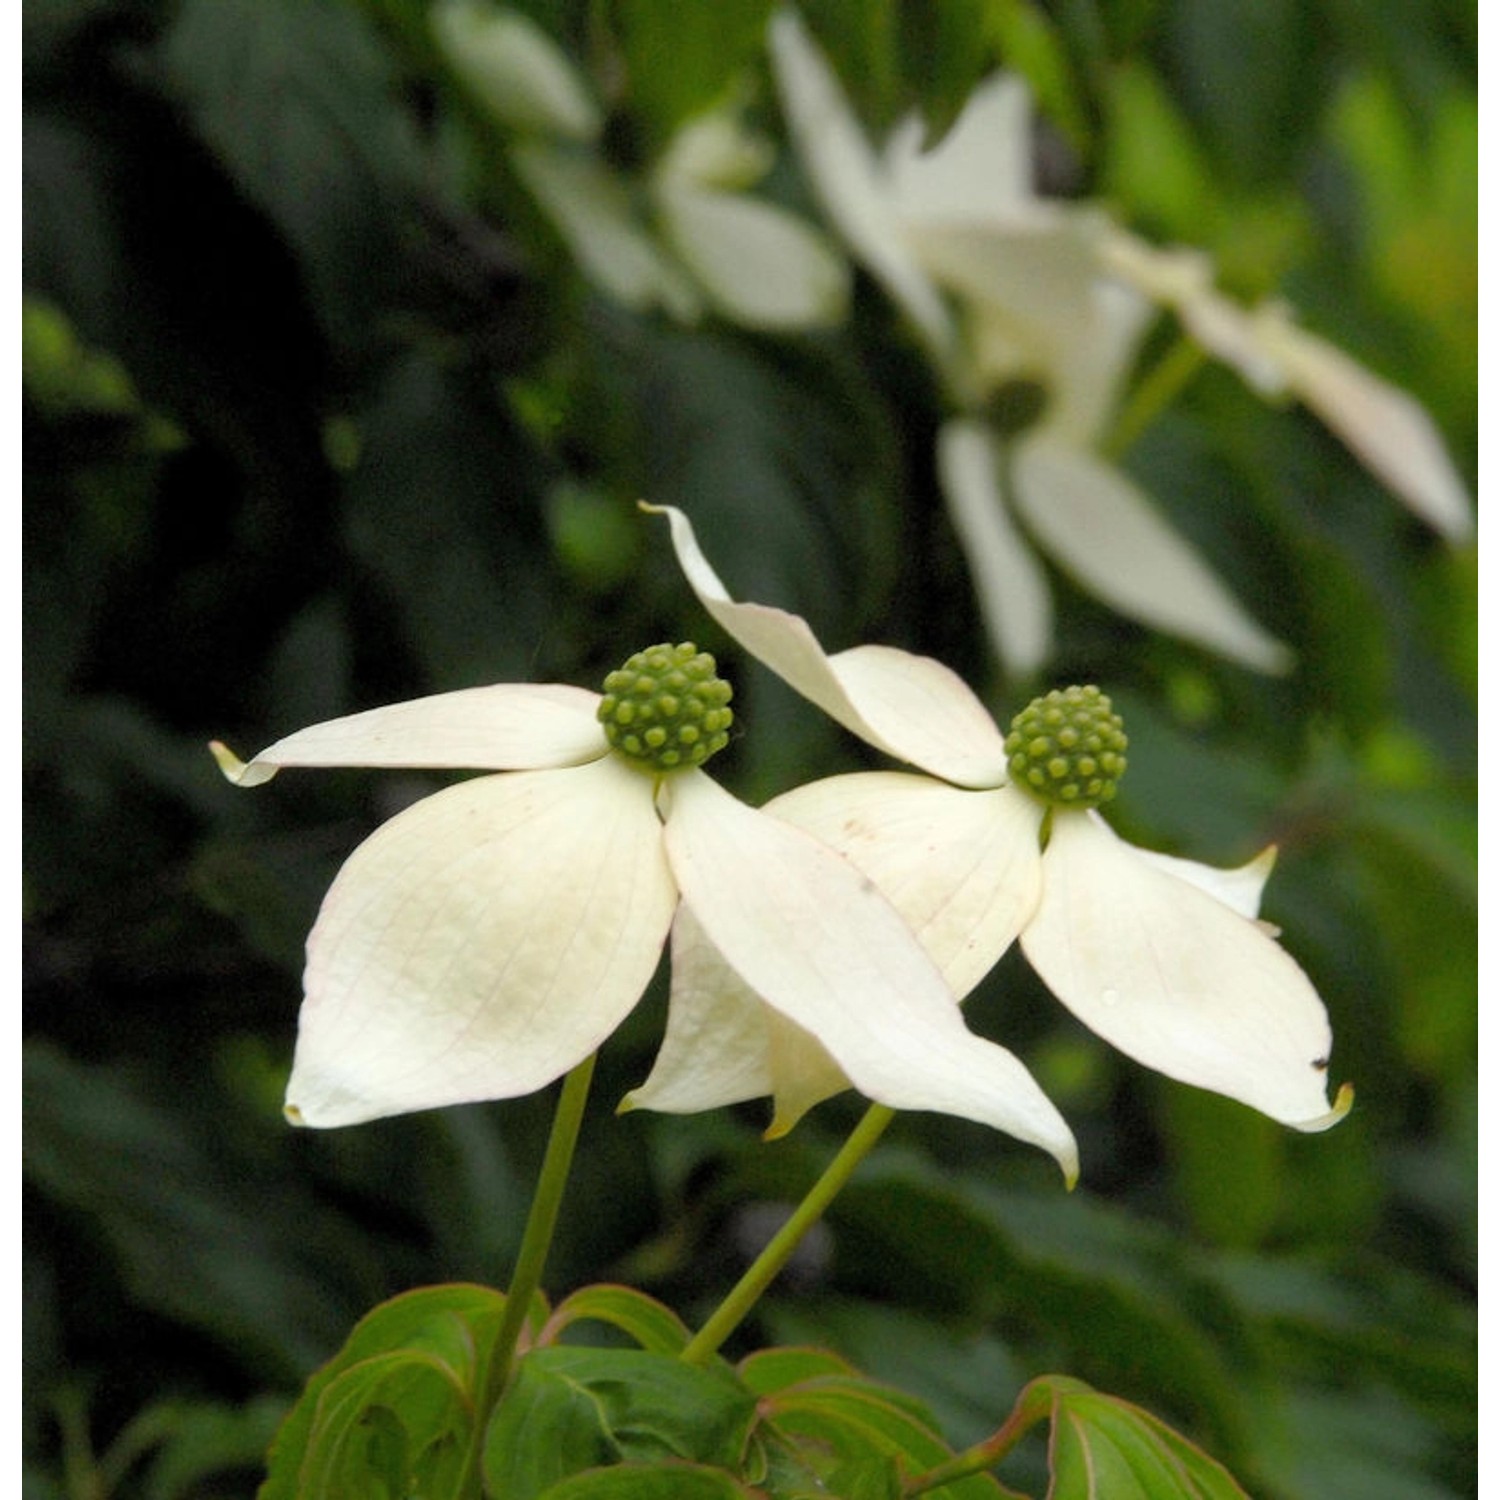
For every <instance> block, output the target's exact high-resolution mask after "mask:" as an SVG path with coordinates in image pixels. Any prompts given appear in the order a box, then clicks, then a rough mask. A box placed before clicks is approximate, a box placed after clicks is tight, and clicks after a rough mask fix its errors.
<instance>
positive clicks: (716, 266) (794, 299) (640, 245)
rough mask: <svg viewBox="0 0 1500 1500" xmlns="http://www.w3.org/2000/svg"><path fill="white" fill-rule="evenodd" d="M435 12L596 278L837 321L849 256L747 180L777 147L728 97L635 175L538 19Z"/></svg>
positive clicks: (629, 292)
mask: <svg viewBox="0 0 1500 1500" xmlns="http://www.w3.org/2000/svg"><path fill="white" fill-rule="evenodd" d="M432 25H433V34H434V36H435V38H436V39H437V42H438V44H439V46H440V47H441V48H442V50H443V53H444V55H445V56H446V57H447V58H448V59H449V62H450V64H451V66H452V67H453V69H454V71H455V73H457V74H458V76H459V77H460V78H461V79H462V80H463V82H464V84H465V86H466V87H467V88H468V90H469V91H470V93H471V94H472V95H473V96H474V97H475V98H476V99H477V100H479V101H480V102H481V103H482V104H483V105H484V106H485V108H486V109H488V110H489V112H490V113H491V114H492V115H494V117H495V118H496V119H497V120H498V121H499V122H500V123H501V124H502V125H503V126H504V127H505V128H506V130H507V131H508V132H510V133H511V135H512V137H513V139H512V142H511V145H510V147H509V155H510V159H511V164H512V165H513V166H514V167H515V169H516V172H517V174H518V175H519V176H520V178H521V180H522V181H523V182H524V183H525V184H526V187H527V189H528V190H529V191H530V193H531V194H532V196H533V197H534V198H535V199H536V201H537V203H538V204H539V205H540V206H541V208H542V210H543V212H544V213H545V214H546V215H547V217H548V218H549V219H550V220H551V222H552V224H553V226H554V227H555V228H556V230H557V231H558V233H559V234H560V235H561V236H562V238H563V239H564V240H565V241H566V242H567V245H568V248H569V249H570V250H571V251H572V253H573V255H574V257H575V258H576V260H577V261H578V264H579V267H580V268H581V269H582V271H583V272H584V274H585V275H586V276H587V277H588V278H589V280H590V281H592V282H593V283H594V284H595V285H596V286H598V287H599V288H600V289H601V290H603V291H605V292H607V293H608V294H609V295H610V296H612V297H614V298H615V299H616V300H617V301H619V302H622V303H624V304H625V305H626V306H628V307H632V308H638V309H649V308H661V309H662V310H663V311H665V312H666V313H667V314H669V315H670V316H672V317H674V318H677V319H679V320H680V321H683V322H692V321H694V320H696V319H697V318H699V317H701V316H702V315H703V314H704V312H705V311H707V310H710V309H711V310H712V311H714V312H716V313H719V314H720V315H722V316H723V317H726V318H728V319H730V320H731V321H733V322H736V323H739V324H742V325H744V326H746V327H750V328H759V329H766V330H772V331H782V332H786V331H793V330H796V329H802V328H812V327H822V326H826V325H828V324H832V323H837V322H839V321H841V320H842V318H843V317H844V315H845V312H846V310H847V306H848V294H849V270H848V266H847V265H846V263H845V262H844V260H843V258H842V257H841V256H839V255H838V254H837V253H836V252H835V251H834V249H833V248H832V246H831V245H830V244H829V243H828V241H827V240H826V239H825V238H824V237H823V236H822V235H821V234H819V233H818V232H817V231H816V230H815V229H813V228H812V227H811V226H810V225H808V224H805V223H804V222H803V221H802V220H800V219H799V218H797V217H796V216H795V215H793V214H790V213H788V212H786V211H785V210H784V209H781V208H778V207H777V206H775V205H774V204H772V203H768V202H766V201H764V200H762V199H759V198H755V197H752V196H751V195H750V194H749V193H748V192H747V191H746V190H747V189H748V188H750V187H751V186H753V185H754V183H755V182H757V181H758V180H759V179H760V178H761V177H763V176H764V175H765V173H766V171H767V170H768V169H769V167H770V165H771V148H770V145H769V143H768V142H766V141H764V140H762V139H760V138H758V137H755V136H752V135H751V134H750V133H749V132H748V131H746V130H745V129H744V128H743V127H742V126H741V124H740V123H739V120H738V118H737V115H736V113H735V112H734V110H732V109H731V108H729V107H724V108H719V109H715V110H713V111H710V112H709V113H706V114H704V115H701V116H699V117H697V118H696V119H693V120H690V121H688V122H687V124H686V125H684V126H683V127H682V129H681V130H680V131H679V132H678V134H677V135H676V136H675V137H674V138H673V140H672V141H671V142H670V143H669V144H668V146H667V148H666V150H665V151H664V152H663V153H662V154H661V156H660V158H659V159H658V160H657V161H656V162H654V163H653V164H652V165H651V166H650V167H649V168H648V169H647V170H646V171H645V172H644V173H643V174H642V176H641V177H640V179H639V180H638V181H637V180H636V179H635V178H634V177H633V175H630V174H626V173H623V172H622V171H620V170H619V169H618V168H617V167H615V166H614V165H612V164H611V163H610V162H609V161H608V160H607V158H606V157H605V155H604V154H603V153H602V151H601V150H600V149H599V141H600V136H601V134H602V131H603V128H604V111H603V110H602V109H601V108H600V106H599V105H598V104H597V103H595V101H594V99H593V97H592V96H591V94H590V92H589V89H588V86H587V84H586V83H585V82H584V80H583V79H582V78H581V77H580V76H579V75H578V73H577V71H576V70H575V69H574V68H573V65H572V63H571V62H570V61H569V60H568V58H567V56H566V55H565V54H564V53H563V51H562V50H561V49H560V48H559V47H558V46H557V45H556V44H555V43H554V42H553V41H552V40H551V39H550V38H549V37H548V36H547V34H546V32H545V31H543V30H542V29H541V28H540V27H539V26H537V25H536V23H535V22H533V21H531V20H529V19H528V18H527V17H525V16H523V15H521V14H519V13H518V12H515V11H510V10H505V9H498V8H494V7H491V6H487V5H479V4H475V3H473V0H448V3H445V4H442V5H440V6H438V7H437V8H436V9H435V10H434V11H433V22H432ZM643 208H644V209H645V211H644V212H643Z"/></svg>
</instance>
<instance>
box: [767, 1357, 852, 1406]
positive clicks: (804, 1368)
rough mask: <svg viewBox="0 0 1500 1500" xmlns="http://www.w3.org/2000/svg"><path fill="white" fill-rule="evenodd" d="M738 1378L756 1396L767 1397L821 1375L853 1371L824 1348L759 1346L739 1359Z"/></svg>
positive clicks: (848, 1373) (850, 1372)
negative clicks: (758, 1348)
mask: <svg viewBox="0 0 1500 1500" xmlns="http://www.w3.org/2000/svg"><path fill="white" fill-rule="evenodd" d="M738 1374H739V1377H740V1379H741V1380H743V1381H744V1382H745V1384H746V1385H747V1386H749V1388H750V1389H751V1390H752V1391H754V1392H755V1393H756V1394H757V1395H758V1396H768V1395H771V1394H773V1393H774V1392H776V1391H782V1390H785V1389H786V1388H787V1387H788V1386H791V1385H800V1384H801V1383H802V1382H803V1381H806V1380H816V1379H818V1378H819V1377H821V1376H825V1375H852V1374H854V1370H853V1368H852V1367H851V1366H849V1365H848V1364H846V1363H845V1362H844V1361H843V1360H841V1359H840V1358H839V1357H838V1355H836V1354H829V1353H828V1352H827V1351H826V1350H824V1349H760V1350H757V1351H756V1352H755V1353H754V1354H751V1355H748V1356H747V1357H746V1358H745V1359H743V1360H741V1361H740V1363H739V1366H738Z"/></svg>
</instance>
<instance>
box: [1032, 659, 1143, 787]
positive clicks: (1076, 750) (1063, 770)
mask: <svg viewBox="0 0 1500 1500" xmlns="http://www.w3.org/2000/svg"><path fill="white" fill-rule="evenodd" d="M1129 743H1130V742H1129V741H1128V740H1127V739H1126V738H1125V725H1124V723H1123V722H1122V720H1121V718H1120V716H1119V714H1117V713H1116V712H1115V711H1114V709H1113V708H1111V707H1110V702H1109V699H1108V698H1106V697H1105V696H1104V694H1103V693H1101V692H1100V691H1099V689H1098V688H1096V687H1070V688H1055V689H1054V690H1053V691H1052V692H1050V693H1048V694H1047V696H1046V697H1045V698H1033V699H1032V701H1031V702H1030V703H1028V704H1027V705H1026V707H1025V708H1023V709H1022V710H1021V712H1020V713H1018V714H1017V715H1016V716H1015V718H1014V719H1012V720H1011V721H1010V733H1009V734H1008V735H1006V737H1005V753H1006V755H1007V756H1008V757H1009V758H1010V774H1011V779H1012V780H1013V781H1014V782H1015V784H1016V785H1017V786H1018V787H1020V788H1021V789H1022V790H1023V791H1026V792H1030V793H1031V795H1032V796H1033V797H1035V798H1036V799H1037V800H1038V801H1040V802H1046V803H1048V804H1050V805H1052V806H1056V807H1098V805H1099V804H1100V803H1101V802H1108V801H1109V799H1110V798H1111V797H1113V796H1114V794H1115V787H1116V786H1117V785H1118V784H1119V780H1120V778H1121V777H1122V776H1123V775H1124V774H1125V765H1126V761H1125V747H1126V746H1127V745H1128V744H1129Z"/></svg>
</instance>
